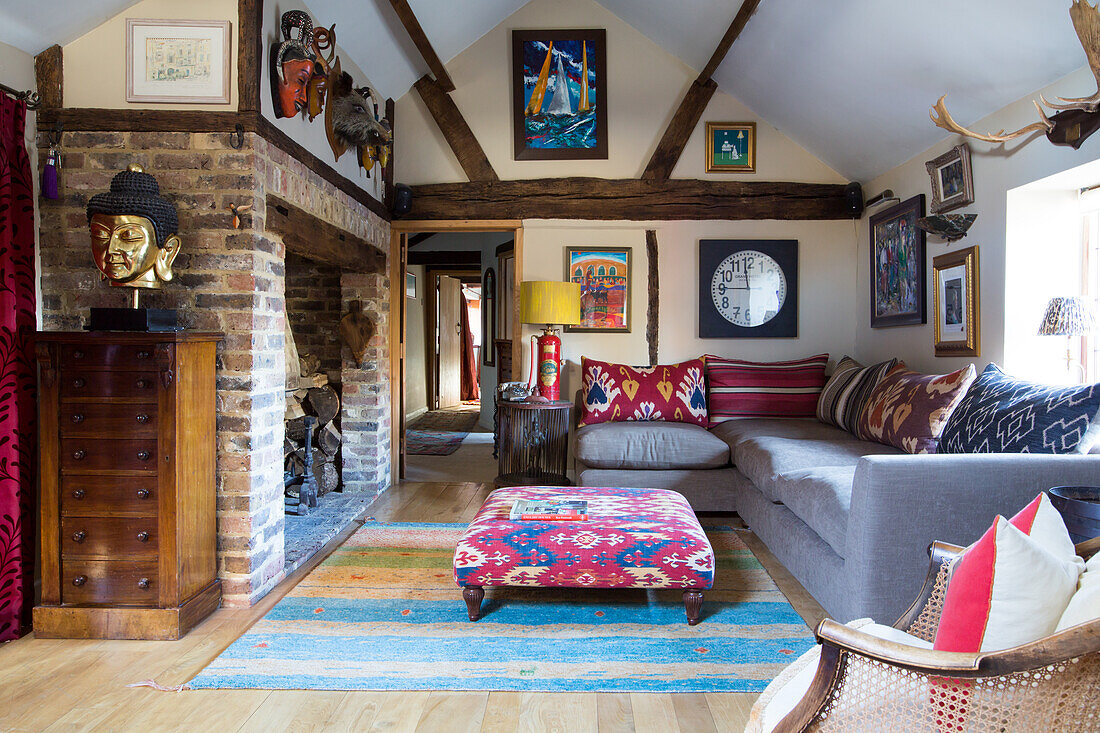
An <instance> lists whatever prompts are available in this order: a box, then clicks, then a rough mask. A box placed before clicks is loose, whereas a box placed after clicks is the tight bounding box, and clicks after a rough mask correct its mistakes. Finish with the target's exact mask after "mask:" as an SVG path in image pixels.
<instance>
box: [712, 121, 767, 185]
mask: <svg viewBox="0 0 1100 733" xmlns="http://www.w3.org/2000/svg"><path fill="white" fill-rule="evenodd" d="M755 172H756V123H755V122H708V123H707V173H755Z"/></svg>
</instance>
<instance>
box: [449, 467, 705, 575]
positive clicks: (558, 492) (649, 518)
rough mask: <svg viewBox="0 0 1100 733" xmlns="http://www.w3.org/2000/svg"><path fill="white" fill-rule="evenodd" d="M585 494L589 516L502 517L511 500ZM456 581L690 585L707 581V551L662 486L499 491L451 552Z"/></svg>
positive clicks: (691, 517) (691, 519) (694, 525)
mask: <svg viewBox="0 0 1100 733" xmlns="http://www.w3.org/2000/svg"><path fill="white" fill-rule="evenodd" d="M562 498H568V499H586V500H587V501H588V519H587V520H586V521H583V522H570V521H551V522H536V521H525V522H524V521H517V522H513V521H510V520H509V519H508V512H509V510H510V509H511V508H512V502H514V501H515V500H516V499H562ZM454 572H455V582H456V583H458V585H460V586H464V587H465V586H469V585H472V586H484V585H488V586H495V585H514V586H537V587H567V588H693V589H698V590H707V589H709V588H710V587H711V586H712V585H713V584H714V551H713V550H712V549H711V546H710V540H708V539H707V536H706V534H705V533H704V532H703V529H702V527H700V526H699V520H698V519H696V518H695V513H694V512H693V511H692V510H691V506H690V505H689V504H688V502H687V499H685V498H684V497H683V495H681V494H678V493H677V492H675V491H667V490H665V489H599V488H560V487H557V488H556V487H517V488H507V489H498V490H496V491H494V492H493V493H492V494H490V495H489V498H488V499H486V500H485V505H484V506H482V507H481V510H480V511H479V512H478V513H477V515H476V516H475V517H474V521H473V522H471V523H470V526H469V528H468V529H467V530H466V534H465V535H464V536H463V537H462V539H461V540H460V541H459V543H458V546H457V548H456V549H455V557H454Z"/></svg>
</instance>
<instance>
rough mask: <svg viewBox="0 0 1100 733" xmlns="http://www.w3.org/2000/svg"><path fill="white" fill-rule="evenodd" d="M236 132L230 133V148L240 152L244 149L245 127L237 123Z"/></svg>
mask: <svg viewBox="0 0 1100 733" xmlns="http://www.w3.org/2000/svg"><path fill="white" fill-rule="evenodd" d="M235 130H236V131H235V132H231V133H229V147H231V148H233V149H234V150H240V149H241V148H243V147H244V125H242V124H241V123H240V122H238V123H237V125H236V128H235Z"/></svg>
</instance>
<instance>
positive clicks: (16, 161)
mask: <svg viewBox="0 0 1100 733" xmlns="http://www.w3.org/2000/svg"><path fill="white" fill-rule="evenodd" d="M26 119H27V105H26V103H25V102H23V101H22V100H15V99H11V98H10V97H8V96H7V95H3V94H0V641H8V640H11V639H15V638H17V637H18V636H19V635H20V633H21V632H22V631H23V630H24V629H26V628H27V627H29V625H30V610H31V606H32V604H33V603H34V507H35V501H34V496H35V486H36V481H35V470H36V450H35V448H36V435H35V431H36V424H35V423H36V421H35V410H36V407H35V387H36V385H35V368H34V345H33V339H34V329H35V294H34V279H35V269H34V187H33V184H32V179H31V166H30V158H29V157H28V156H27V148H26V144H25V142H24V137H23V136H24V132H25V129H26Z"/></svg>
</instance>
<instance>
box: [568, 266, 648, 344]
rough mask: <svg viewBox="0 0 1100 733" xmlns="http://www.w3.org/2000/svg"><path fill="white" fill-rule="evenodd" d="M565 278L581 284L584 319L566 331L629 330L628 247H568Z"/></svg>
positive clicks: (630, 284) (629, 287)
mask: <svg viewBox="0 0 1100 733" xmlns="http://www.w3.org/2000/svg"><path fill="white" fill-rule="evenodd" d="M565 279H566V280H567V281H571V282H575V283H578V284H580V286H581V322H580V325H577V326H566V327H565V331H566V332H567V333H575V332H578V331H579V332H596V331H600V332H602V331H620V332H623V333H630V290H631V286H632V285H633V283H632V282H631V272H630V248H629V247H566V248H565Z"/></svg>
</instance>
